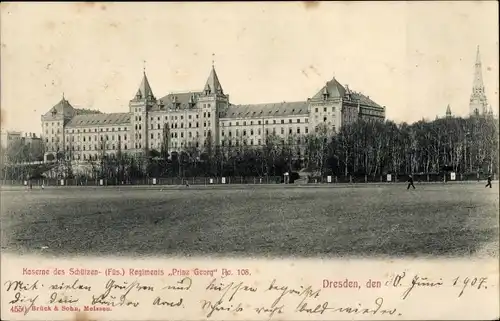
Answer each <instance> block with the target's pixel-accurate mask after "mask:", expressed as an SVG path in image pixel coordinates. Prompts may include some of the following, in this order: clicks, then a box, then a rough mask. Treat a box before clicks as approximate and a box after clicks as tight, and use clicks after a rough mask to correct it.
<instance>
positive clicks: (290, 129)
mask: <svg viewBox="0 0 500 321" xmlns="http://www.w3.org/2000/svg"><path fill="white" fill-rule="evenodd" d="M288 133H289V134H290V135H291V134H292V127H290V128H288Z"/></svg>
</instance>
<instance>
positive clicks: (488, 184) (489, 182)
mask: <svg viewBox="0 0 500 321" xmlns="http://www.w3.org/2000/svg"><path fill="white" fill-rule="evenodd" d="M488 186H489V187H490V188H491V175H490V176H488V183H486V186H485V187H488Z"/></svg>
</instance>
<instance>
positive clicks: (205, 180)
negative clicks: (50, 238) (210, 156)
mask: <svg viewBox="0 0 500 321" xmlns="http://www.w3.org/2000/svg"><path fill="white" fill-rule="evenodd" d="M0 182H1V183H2V184H1V185H10V186H23V185H28V184H29V183H31V184H32V185H33V186H41V185H42V184H43V185H45V186H117V185H186V184H189V185H217V184H219V185H220V184H226V185H231V184H279V183H281V182H282V178H281V177H280V176H271V177H269V176H266V177H242V176H238V177H185V178H181V177H174V178H154V177H152V178H144V179H129V180H123V181H119V180H118V179H115V178H113V179H105V178H103V179H54V178H50V179H34V180H31V181H23V180H4V181H0Z"/></svg>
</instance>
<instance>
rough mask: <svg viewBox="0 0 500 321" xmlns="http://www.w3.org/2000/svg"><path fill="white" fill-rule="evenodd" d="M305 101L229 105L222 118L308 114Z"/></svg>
mask: <svg viewBox="0 0 500 321" xmlns="http://www.w3.org/2000/svg"><path fill="white" fill-rule="evenodd" d="M307 105H308V104H307V102H306V101H295V102H281V103H269V104H256V105H229V108H228V109H227V111H226V113H225V114H224V115H222V116H221V117H222V118H264V117H285V116H305V115H308V111H307Z"/></svg>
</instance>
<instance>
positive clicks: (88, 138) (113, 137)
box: [70, 134, 127, 142]
mask: <svg viewBox="0 0 500 321" xmlns="http://www.w3.org/2000/svg"><path fill="white" fill-rule="evenodd" d="M99 137H100V138H101V139H100V140H101V142H102V141H103V140H106V141H107V140H109V138H110V137H111V140H115V135H111V136H108V135H105V136H99ZM80 138H82V140H83V141H84V142H86V141H89V142H90V141H92V136H88V137H87V136H76V141H78V142H79V141H80ZM116 139H117V140H122V136H121V135H117V136H116ZM123 140H127V134H124V135H123ZM70 141H72V142H74V141H75V136H70ZM94 141H97V135H94Z"/></svg>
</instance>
